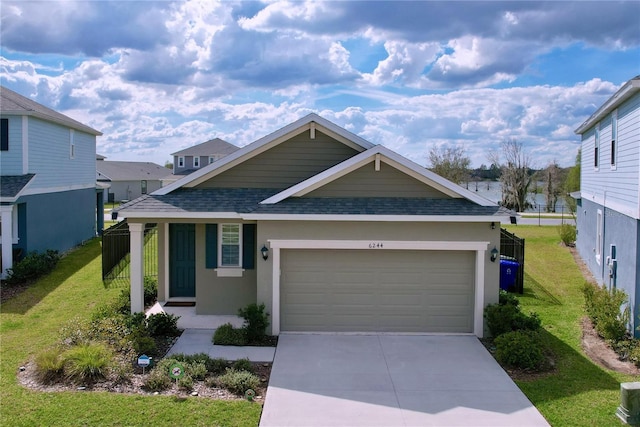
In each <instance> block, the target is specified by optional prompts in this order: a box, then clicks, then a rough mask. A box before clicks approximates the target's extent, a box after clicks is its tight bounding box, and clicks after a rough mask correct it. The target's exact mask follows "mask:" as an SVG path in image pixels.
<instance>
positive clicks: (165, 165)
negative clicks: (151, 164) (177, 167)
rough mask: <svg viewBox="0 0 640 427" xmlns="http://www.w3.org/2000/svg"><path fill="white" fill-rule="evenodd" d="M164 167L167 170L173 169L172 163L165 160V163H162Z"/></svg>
mask: <svg viewBox="0 0 640 427" xmlns="http://www.w3.org/2000/svg"><path fill="white" fill-rule="evenodd" d="M164 167H165V168H167V169H173V163H171V162H170V161H169V160H167V161H166V162H164Z"/></svg>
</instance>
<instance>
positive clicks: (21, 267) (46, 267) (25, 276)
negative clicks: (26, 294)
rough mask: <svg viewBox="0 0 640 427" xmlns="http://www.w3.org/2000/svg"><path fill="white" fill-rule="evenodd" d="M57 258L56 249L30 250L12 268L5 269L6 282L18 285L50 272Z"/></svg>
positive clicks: (58, 258) (58, 257)
mask: <svg viewBox="0 0 640 427" xmlns="http://www.w3.org/2000/svg"><path fill="white" fill-rule="evenodd" d="M59 260H60V255H59V254H58V251H54V250H51V249H49V250H47V251H46V252H43V253H38V252H31V253H29V254H27V256H25V257H24V258H22V259H21V260H20V261H18V262H17V263H15V264H14V265H13V267H12V268H9V269H7V279H6V283H7V284H9V285H18V284H21V283H26V282H28V281H31V280H35V279H37V278H38V277H41V276H44V275H45V274H47V273H49V272H51V271H52V270H53V269H54V268H55V267H56V265H57V264H58V261H59Z"/></svg>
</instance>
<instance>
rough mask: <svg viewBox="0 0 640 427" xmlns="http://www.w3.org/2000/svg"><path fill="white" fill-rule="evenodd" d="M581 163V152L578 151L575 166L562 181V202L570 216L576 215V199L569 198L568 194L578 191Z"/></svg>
mask: <svg viewBox="0 0 640 427" xmlns="http://www.w3.org/2000/svg"><path fill="white" fill-rule="evenodd" d="M581 163H582V151H581V150H578V154H577V155H576V164H575V166H573V167H572V168H571V169H570V170H569V173H568V174H567V178H566V179H565V181H564V200H565V203H566V204H567V206H568V207H569V210H570V211H571V213H572V214H575V213H576V208H577V205H576V199H574V198H573V197H571V196H570V195H569V193H572V192H574V191H580V168H581Z"/></svg>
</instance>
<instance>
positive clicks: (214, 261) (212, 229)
mask: <svg viewBox="0 0 640 427" xmlns="http://www.w3.org/2000/svg"><path fill="white" fill-rule="evenodd" d="M205 267H206V268H216V267H218V224H207V225H206V233H205Z"/></svg>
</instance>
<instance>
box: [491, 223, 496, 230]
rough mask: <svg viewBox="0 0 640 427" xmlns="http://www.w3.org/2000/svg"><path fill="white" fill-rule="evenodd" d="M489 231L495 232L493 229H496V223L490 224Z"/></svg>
mask: <svg viewBox="0 0 640 427" xmlns="http://www.w3.org/2000/svg"><path fill="white" fill-rule="evenodd" d="M491 229H492V230H495V229H496V223H495V222H492V223H491Z"/></svg>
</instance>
